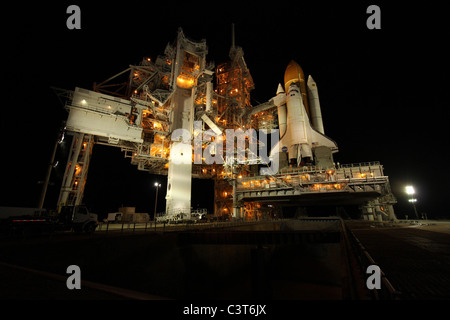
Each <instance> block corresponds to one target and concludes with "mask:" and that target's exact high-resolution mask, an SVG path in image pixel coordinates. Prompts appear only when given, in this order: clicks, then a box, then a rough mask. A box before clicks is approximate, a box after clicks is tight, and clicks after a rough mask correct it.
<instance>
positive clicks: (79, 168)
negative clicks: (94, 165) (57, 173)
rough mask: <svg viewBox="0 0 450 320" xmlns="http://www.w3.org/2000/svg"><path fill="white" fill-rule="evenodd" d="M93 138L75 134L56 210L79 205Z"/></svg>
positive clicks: (87, 135) (84, 184)
mask: <svg viewBox="0 0 450 320" xmlns="http://www.w3.org/2000/svg"><path fill="white" fill-rule="evenodd" d="M93 146H94V137H93V136H92V135H89V134H83V133H75V134H74V135H73V140H72V145H71V147H70V153H69V157H68V160H67V165H66V170H65V172H64V178H63V182H62V185H61V191H60V194H59V199H58V210H59V208H60V207H61V206H65V205H79V204H81V202H82V200H83V195H84V188H85V186H86V181H87V172H88V168H89V162H90V158H91V155H92V149H93Z"/></svg>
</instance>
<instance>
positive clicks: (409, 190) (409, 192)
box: [406, 186, 415, 194]
mask: <svg viewBox="0 0 450 320" xmlns="http://www.w3.org/2000/svg"><path fill="white" fill-rule="evenodd" d="M406 193H407V194H414V193H415V191H414V188H413V187H412V186H407V187H406Z"/></svg>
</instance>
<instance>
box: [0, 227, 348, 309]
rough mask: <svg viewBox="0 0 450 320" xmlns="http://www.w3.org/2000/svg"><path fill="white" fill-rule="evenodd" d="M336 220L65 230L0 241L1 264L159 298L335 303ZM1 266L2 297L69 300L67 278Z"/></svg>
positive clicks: (338, 275) (338, 289) (91, 293)
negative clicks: (71, 271)
mask: <svg viewBox="0 0 450 320" xmlns="http://www.w3.org/2000/svg"><path fill="white" fill-rule="evenodd" d="M337 221H339V220H332V221H322V222H311V225H310V226H309V227H308V226H307V223H306V224H305V223H300V222H298V221H293V222H292V223H281V222H277V223H258V224H248V225H243V226H240V227H238V228H236V229H234V230H227V229H226V228H221V229H220V230H216V232H212V231H209V232H206V231H180V232H165V233H160V232H154V233H134V234H133V233H131V232H127V233H125V232H124V233H120V232H112V233H103V232H100V233H96V234H94V235H91V236H79V237H76V236H75V235H64V236H61V237H56V236H55V237H53V238H39V239H25V240H17V241H10V242H4V243H2V244H1V245H0V254H1V256H2V259H3V262H6V263H9V264H14V265H19V266H22V267H25V268H29V269H33V270H39V271H43V272H45V273H50V274H54V275H57V276H59V277H60V278H62V279H66V278H67V277H68V275H67V274H65V272H66V268H67V266H69V265H72V264H74V265H78V266H79V267H80V269H81V272H82V280H84V281H90V282H95V283H101V284H104V285H108V286H112V287H115V288H123V289H126V290H131V291H133V292H140V293H143V295H144V296H145V295H147V297H154V298H155V297H156V298H158V299H159V298H161V297H163V298H167V299H186V298H189V299H191V298H192V299H213V300H214V299H219V300H221V299H248V298H264V299H281V300H292V299H293V300H298V299H300V300H302V299H319V300H328V299H333V300H336V299H337V300H339V299H342V298H343V289H342V269H341V263H340V262H341V259H342V256H341V254H342V252H341V250H340V248H341V244H340V237H339V224H338V223H337ZM239 229H240V230H239ZM274 229H276V230H274ZM314 230H315V232H314ZM2 270H3V271H4V272H5V273H4V275H8V274H9V275H11V277H7V276H4V277H3V278H4V279H3V280H5V281H6V282H8V281H9V282H10V285H8V286H4V287H3V289H4V290H0V291H1V292H0V294H1V296H2V297H3V298H8V295H9V294H8V288H13V287H14V288H15V289H14V294H15V295H14V294H12V295H11V297H14V296H15V297H19V296H20V293H22V294H23V297H24V298H27V297H28V298H30V297H31V299H34V298H36V295H33V293H36V292H38V291H39V290H42V291H43V294H42V298H44V299H49V298H50V299H52V298H56V299H69V298H70V295H68V294H67V293H66V292H65V291H66V290H67V288H66V284H65V282H64V281H59V284H58V283H56V282H55V280H54V279H50V280H49V281H50V283H49V284H48V285H46V284H45V281H43V280H42V278H40V277H39V273H33V274H32V275H25V276H24V277H22V276H21V274H22V273H23V272H25V273H26V271H24V270H16V269H14V268H12V269H11V268H9V267H5V266H3V267H2ZM16 277H17V278H18V280H17V281H16V279H15V278H16ZM43 277H44V278H45V276H43ZM21 279H30V281H29V282H28V281H22V280H21ZM57 285H58V287H57ZM30 286H31V287H30ZM36 286H39V287H36ZM56 288H57V289H56ZM92 289H95V288H90V289H89V290H86V291H85V293H86V295H87V297H93V298H94V299H95V298H96V297H99V298H100V299H102V297H105V298H106V299H109V298H108V294H111V293H108V294H105V293H101V292H100V293H98V292H97V291H96V290H92ZM59 291H63V292H64V293H63V294H59ZM82 291H83V290H82ZM52 295H53V296H52ZM87 297H86V298H85V299H88V298H87ZM112 298H117V295H112ZM119 298H120V296H119ZM121 298H124V296H122V297H121ZM125 298H126V296H125Z"/></svg>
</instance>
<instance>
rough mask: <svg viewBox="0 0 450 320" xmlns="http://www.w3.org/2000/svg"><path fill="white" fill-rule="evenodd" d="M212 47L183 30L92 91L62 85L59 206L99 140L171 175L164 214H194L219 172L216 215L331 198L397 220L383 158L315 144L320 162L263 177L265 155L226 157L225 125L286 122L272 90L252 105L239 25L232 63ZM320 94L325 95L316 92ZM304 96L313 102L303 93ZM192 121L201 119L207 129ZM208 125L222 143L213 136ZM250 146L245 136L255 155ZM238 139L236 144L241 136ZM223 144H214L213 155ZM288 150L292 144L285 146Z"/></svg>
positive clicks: (254, 214) (76, 191)
mask: <svg viewBox="0 0 450 320" xmlns="http://www.w3.org/2000/svg"><path fill="white" fill-rule="evenodd" d="M207 52H208V48H207V45H206V41H205V40H201V41H193V40H191V39H189V38H187V37H186V36H185V35H184V33H183V30H182V29H181V28H180V29H179V30H178V34H177V38H176V39H175V41H174V42H172V43H169V44H167V46H166V48H165V50H164V54H163V55H160V56H158V57H157V58H156V59H154V60H152V59H151V58H149V57H144V58H143V60H142V61H141V63H140V64H138V65H130V66H129V67H128V68H127V69H125V70H123V71H121V72H119V73H117V74H116V75H114V76H112V77H110V78H108V79H107V80H105V81H103V82H101V83H95V84H94V86H93V90H86V89H83V88H75V90H73V91H69V90H57V93H58V96H60V97H62V98H64V99H65V100H66V103H65V108H66V110H67V111H68V118H67V121H66V126H65V130H66V132H67V133H68V134H71V135H73V140H72V146H71V148H70V153H69V158H68V162H67V166H66V170H65V174H64V178H63V183H62V187H61V191H60V196H59V200H58V205H74V204H80V203H81V202H82V197H83V192H84V188H85V185H86V181H87V172H88V168H89V160H90V157H91V154H92V151H93V146H94V144H103V145H108V146H113V147H118V148H120V149H121V150H122V151H123V153H124V156H125V157H127V158H130V161H131V163H132V164H134V165H136V166H137V168H138V169H139V170H143V171H148V172H150V173H153V174H160V175H167V176H168V183H167V191H166V210H165V212H164V213H161V214H160V216H161V217H163V218H166V219H171V218H174V217H178V218H179V217H190V216H191V204H190V200H191V199H190V194H191V180H192V177H196V178H205V179H214V181H215V198H214V202H215V208H214V210H215V212H214V214H215V215H216V216H223V217H226V218H231V217H233V218H246V219H254V218H262V217H264V216H265V215H274V214H277V213H279V212H280V207H282V206H284V205H307V204H317V203H321V202H323V201H324V200H327V201H329V202H330V203H334V204H336V205H339V204H342V203H352V204H358V205H360V206H361V210H362V212H363V215H364V217H365V218H367V219H372V218H374V217H377V219H392V218H393V217H395V215H394V212H393V207H392V205H393V204H394V203H395V198H394V197H393V196H392V193H391V191H390V186H389V179H388V177H387V176H385V175H384V173H383V167H382V165H381V164H379V163H367V164H358V165H335V163H334V162H333V161H332V156H331V153H332V152H336V151H337V148H334V149H333V151H332V152H331V151H330V150H329V149H327V148H326V147H325V146H320V145H319V144H318V143H317V142H316V143H315V145H314V143H313V153H314V159H312V160H311V159H307V162H306V164H305V163H297V164H296V165H292V163H290V164H287V165H281V164H282V162H280V165H281V166H280V170H279V171H278V172H277V173H275V174H270V175H260V171H259V168H260V167H261V166H264V165H267V162H264V161H262V160H261V157H259V155H257V156H256V158H253V159H256V162H255V161H240V162H237V161H235V158H236V156H237V152H236V150H237V149H236V148H235V149H234V150H235V151H233V153H232V159H227V156H226V155H228V154H227V153H226V152H225V151H226V150H225V146H226V136H225V134H224V132H225V130H227V129H234V130H236V129H243V130H249V129H266V130H268V132H271V131H272V130H275V129H278V128H280V126H284V128H285V123H281V120H280V119H281V118H280V116H282V114H281V115H280V112H281V111H282V110H283V104H282V103H283V102H280V99H279V98H276V97H274V98H272V99H270V100H269V101H267V102H265V103H263V104H260V105H258V106H252V105H251V103H250V93H251V91H252V90H253V89H254V87H255V84H254V82H253V79H252V76H251V74H250V71H249V68H248V67H247V65H246V63H245V60H244V51H243V50H242V48H241V47H238V46H236V45H235V43H234V32H233V40H232V45H231V49H230V52H229V57H230V60H229V61H228V62H225V63H222V64H219V65H218V66H217V67H216V66H215V65H214V64H213V63H208V62H207V61H206V55H207ZM214 79H215V81H216V82H215V88H214ZM291 82H292V81H291ZM294 84H295V82H294ZM314 85H315V83H314ZM304 87H305V84H304V83H303V90H305V89H304ZM300 91H301V89H300ZM280 92H281V93H282V94H284V92H282V89H281V91H280V89H279V90H278V92H277V94H278V93H280ZM314 97H315V99H316V100H318V97H317V92H316V93H315V96H314ZM302 99H307V95H306V93H305V94H303V93H302ZM304 101H306V100H304ZM311 105H312V107H314V103H312V104H311ZM319 108H320V107H319ZM316 109H317V108H316ZM280 110H281V111H280ZM284 110H285V109H284ZM313 110H314V109H313ZM319 111H320V109H319ZM284 112H286V111H284ZM314 119H315V121H316V118H314ZM195 121H201V127H196V126H195V125H194V122H195ZM320 121H321V118H320ZM177 129H183V130H186V132H189V134H188V135H189V137H184V136H182V135H181V136H179V135H176V134H175V133H176V132H177V131H176V130H177ZM211 130H212V131H213V132H214V133H215V134H216V137H217V139H219V140H220V139H222V140H223V141H221V142H222V143H221V144H217V143H216V142H217V140H214V139H213V140H212V139H211V137H210V136H208V135H206V133H207V132H208V131H211ZM321 131H323V126H322V129H321ZM319 136H320V137H321V136H324V135H323V132H322V134H321V135H320V134H319ZM199 137H200V138H199ZM196 138H197V139H199V140H197V141H200V142H201V145H200V147H201V150H206V149H209V150H211V148H217V147H218V146H222V147H223V150H222V152H221V155H222V156H223V160H224V161H223V162H222V163H213V164H211V163H207V162H206V161H205V159H204V158H203V157H202V159H195V158H194V157H195V153H194V154H193V149H194V148H195V147H193V145H192V143H191V142H192V140H194V139H196ZM213 142H214V143H213ZM248 143H249V141H248V138H247V140H246V147H245V149H246V157H247V158H250V150H249V148H248ZM232 145H233V146H235V147H237V144H236V143H235V141H233V142H232ZM321 148H322V149H321ZM299 150H300V149H299ZM302 150H303V149H302ZM219 151H220V150H218V149H214V154H216V153H219ZM319 151H320V152H321V153H320V152H319ZM281 152H285V151H284V149H283V151H282V150H281V146H280V153H281ZM299 152H300V151H299ZM298 159H300V158H298Z"/></svg>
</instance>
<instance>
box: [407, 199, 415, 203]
mask: <svg viewBox="0 0 450 320" xmlns="http://www.w3.org/2000/svg"><path fill="white" fill-rule="evenodd" d="M408 201H409V202H417V199H409V200H408Z"/></svg>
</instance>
